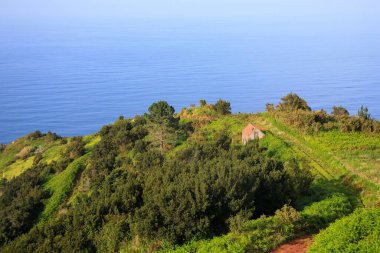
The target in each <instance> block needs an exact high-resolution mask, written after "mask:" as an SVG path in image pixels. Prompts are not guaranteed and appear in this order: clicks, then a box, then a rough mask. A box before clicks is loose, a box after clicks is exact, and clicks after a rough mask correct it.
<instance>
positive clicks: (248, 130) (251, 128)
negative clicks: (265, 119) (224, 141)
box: [243, 123, 267, 135]
mask: <svg viewBox="0 0 380 253" xmlns="http://www.w3.org/2000/svg"><path fill="white" fill-rule="evenodd" d="M255 129H258V130H260V131H266V130H267V129H266V128H264V127H261V126H257V125H253V124H252V123H249V124H248V125H247V126H246V127H245V128H244V129H243V134H244V135H251V134H252V132H253V131H254V130H255Z"/></svg>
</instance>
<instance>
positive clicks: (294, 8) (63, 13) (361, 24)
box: [0, 0, 380, 32]
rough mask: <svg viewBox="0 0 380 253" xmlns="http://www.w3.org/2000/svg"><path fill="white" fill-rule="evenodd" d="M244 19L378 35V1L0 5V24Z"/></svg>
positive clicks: (43, 1)
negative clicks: (20, 22)
mask: <svg viewBox="0 0 380 253" xmlns="http://www.w3.org/2000/svg"><path fill="white" fill-rule="evenodd" d="M127 18H168V19H174V18H185V19H201V18H208V19H219V18H230V19H248V20H253V21H256V22H259V23H264V24H265V23H269V24H284V23H285V24H310V25H318V24H320V25H322V24H323V25H331V26H337V27H345V28H346V29H359V30H360V29H363V30H365V31H374V32H375V31H378V30H379V28H378V27H379V26H380V1H379V0H0V19H1V20H3V21H4V20H16V21H17V20H19V21H21V20H27V21H28V20H37V21H44V20H51V19H56V20H60V21H65V20H75V19H87V20H95V21H96V20H100V21H102V20H106V19H127Z"/></svg>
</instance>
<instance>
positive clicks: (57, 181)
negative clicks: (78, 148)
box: [39, 154, 89, 223]
mask: <svg viewBox="0 0 380 253" xmlns="http://www.w3.org/2000/svg"><path fill="white" fill-rule="evenodd" d="M88 158H89V154H86V155H84V156H82V157H80V158H78V159H76V160H74V161H73V162H72V163H70V164H69V166H67V168H66V169H65V170H64V171H62V172H61V173H59V174H57V175H54V176H53V177H52V178H50V179H49V180H48V181H47V182H46V184H45V185H44V188H45V189H46V190H47V191H49V192H50V193H51V197H50V198H49V200H48V201H47V203H46V205H45V209H44V210H43V212H42V214H41V216H40V219H39V220H40V223H42V222H44V221H46V220H48V219H50V218H51V217H52V216H53V215H54V213H55V212H56V211H58V209H59V208H60V207H61V205H62V204H64V203H65V201H66V200H67V198H68V196H69V195H70V193H71V191H72V190H73V188H74V186H75V182H76V179H77V176H78V174H79V173H80V172H81V171H82V170H83V169H84V168H85V166H86V163H87V159H88Z"/></svg>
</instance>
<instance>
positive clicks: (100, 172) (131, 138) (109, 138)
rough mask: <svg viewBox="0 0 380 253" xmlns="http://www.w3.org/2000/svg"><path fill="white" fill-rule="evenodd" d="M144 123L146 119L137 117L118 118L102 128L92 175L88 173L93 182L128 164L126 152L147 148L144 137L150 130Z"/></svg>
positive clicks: (92, 162)
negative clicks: (128, 118) (135, 148)
mask: <svg viewBox="0 0 380 253" xmlns="http://www.w3.org/2000/svg"><path fill="white" fill-rule="evenodd" d="M144 125H145V120H144V119H142V118H139V117H137V118H136V119H135V120H126V119H121V120H117V121H116V122H115V124H113V125H108V126H104V127H103V128H102V129H101V130H100V136H101V140H100V142H99V143H98V144H97V145H96V146H95V147H94V150H93V153H92V159H91V168H92V169H91V170H90V173H91V175H88V176H89V177H91V180H92V181H93V182H99V181H100V180H101V179H102V178H104V176H106V175H107V174H108V173H109V172H110V171H112V170H113V169H115V168H117V167H120V166H121V165H122V164H124V165H125V164H128V163H129V160H128V158H127V157H126V156H125V153H126V152H128V151H130V150H132V149H133V148H134V147H137V150H136V151H137V152H141V151H144V150H145V148H146V143H145V142H144V137H145V136H146V135H147V134H148V132H147V130H146V128H145V127H144ZM94 173H95V175H94Z"/></svg>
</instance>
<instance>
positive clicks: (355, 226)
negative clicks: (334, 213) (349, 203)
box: [308, 209, 380, 253]
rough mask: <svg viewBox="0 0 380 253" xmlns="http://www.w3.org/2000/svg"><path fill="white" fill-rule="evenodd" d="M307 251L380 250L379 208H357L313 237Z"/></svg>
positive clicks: (332, 252)
mask: <svg viewBox="0 0 380 253" xmlns="http://www.w3.org/2000/svg"><path fill="white" fill-rule="evenodd" d="M308 252H309V253H314V252H318V253H324V252H325V253H335V252H339V253H343V252H347V253H351V252H352V253H361V252H363V253H364V252H366V253H372V252H373V253H375V252H380V210H379V209H358V210H357V211H355V212H354V213H353V214H352V215H350V216H347V217H344V218H342V219H341V220H338V221H337V222H335V223H334V224H332V225H331V226H329V227H328V228H327V229H326V230H324V231H323V232H322V233H320V234H319V235H317V236H316V237H315V241H314V243H313V245H312V246H311V248H310V249H309V251H308Z"/></svg>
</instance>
